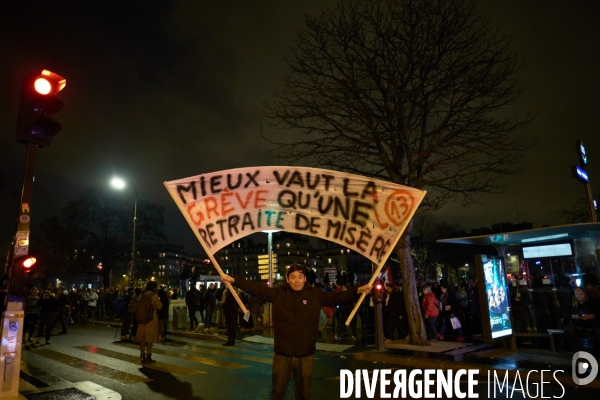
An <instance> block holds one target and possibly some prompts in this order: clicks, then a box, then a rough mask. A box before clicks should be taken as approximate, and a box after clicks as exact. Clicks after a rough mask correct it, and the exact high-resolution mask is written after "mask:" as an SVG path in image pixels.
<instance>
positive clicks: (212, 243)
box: [164, 166, 426, 264]
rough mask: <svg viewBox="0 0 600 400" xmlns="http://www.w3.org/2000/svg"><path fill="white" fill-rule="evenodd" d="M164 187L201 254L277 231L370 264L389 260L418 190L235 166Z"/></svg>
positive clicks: (322, 172) (329, 174)
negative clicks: (335, 247) (341, 249)
mask: <svg viewBox="0 0 600 400" xmlns="http://www.w3.org/2000/svg"><path fill="white" fill-rule="evenodd" d="M164 184H165V187H166V188H167V190H168V191H169V193H170V194H171V196H172V197H173V200H174V201H175V203H176V204H177V206H178V207H179V209H180V210H181V212H182V213H183V215H184V217H185V219H186V220H187V222H188V223H189V225H190V227H191V228H192V230H193V231H194V233H195V235H196V237H197V238H198V239H199V240H200V242H201V243H202V244H203V246H204V245H205V246H206V247H205V248H206V249H207V252H208V253H209V255H210V253H215V252H216V251H218V250H220V249H222V248H223V247H225V246H227V245H228V244H230V243H232V242H234V241H236V240H238V239H241V238H243V237H245V236H247V235H250V234H252V233H255V232H261V231H264V230H274V229H277V230H283V231H287V232H294V233H301V234H305V235H309V236H316V237H319V238H321V239H326V240H329V241H332V242H335V243H338V244H340V245H342V246H345V247H347V248H349V249H352V250H354V251H356V252H358V253H360V254H362V255H364V256H365V257H367V258H368V259H370V260H371V261H373V262H375V263H377V264H380V263H382V262H384V261H385V258H387V257H388V256H389V254H390V253H391V251H392V250H393V247H394V246H395V244H396V242H397V241H398V239H399V237H400V235H401V234H402V232H403V231H404V228H405V227H406V225H407V224H408V222H409V221H410V218H412V216H413V214H414V213H415V211H416V209H417V207H418V206H419V204H420V203H421V201H422V200H423V197H424V196H425V193H426V192H425V191H422V190H418V189H414V188H411V187H407V186H402V185H398V184H394V183H390V182H386V181H382V180H378V179H372V178H367V177H364V176H359V175H352V174H347V173H343V172H338V171H331V170H326V169H318V168H305V167H294V166H288V167H285V166H266V167H249V168H237V169H230V170H225V171H218V172H211V173H207V174H203V175H197V176H192V177H189V178H184V179H178V180H174V181H169V182H165V183H164ZM211 258H212V257H211Z"/></svg>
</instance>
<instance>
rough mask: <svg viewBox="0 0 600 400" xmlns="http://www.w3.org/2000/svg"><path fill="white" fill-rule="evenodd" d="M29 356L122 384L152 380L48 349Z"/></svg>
mask: <svg viewBox="0 0 600 400" xmlns="http://www.w3.org/2000/svg"><path fill="white" fill-rule="evenodd" d="M31 354H35V355H36V356H41V357H45V358H48V359H50V360H52V361H56V362H59V363H61V364H65V365H68V366H69V367H73V368H77V369H80V370H83V371H85V372H88V373H90V374H94V375H100V376H102V377H104V378H108V379H112V380H114V381H117V382H119V383H122V384H131V383H139V382H150V381H151V380H152V379H149V378H146V377H143V376H139V375H133V374H130V373H127V372H124V371H121V370H118V369H114V368H110V367H106V366H104V365H101V364H97V363H95V362H92V361H87V360H83V359H81V358H78V357H73V356H71V355H68V354H63V353H59V352H58V351H54V350H50V349H38V350H35V352H32V353H31Z"/></svg>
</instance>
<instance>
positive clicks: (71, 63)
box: [0, 0, 600, 252]
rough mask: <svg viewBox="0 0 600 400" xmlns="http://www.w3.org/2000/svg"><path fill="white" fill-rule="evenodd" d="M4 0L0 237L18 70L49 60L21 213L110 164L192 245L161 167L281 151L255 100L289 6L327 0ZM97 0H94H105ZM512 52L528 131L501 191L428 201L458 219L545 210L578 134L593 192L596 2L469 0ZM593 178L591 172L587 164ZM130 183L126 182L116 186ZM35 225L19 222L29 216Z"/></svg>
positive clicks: (49, 202)
mask: <svg viewBox="0 0 600 400" xmlns="http://www.w3.org/2000/svg"><path fill="white" fill-rule="evenodd" d="M62 4H66V2H64V3H63V2H57V1H45V2H38V1H9V2H2V5H1V6H0V38H1V39H0V60H1V62H0V72H1V73H0V92H1V96H0V132H1V133H2V134H1V135H0V173H1V174H2V175H0V177H4V179H3V182H4V181H6V180H7V179H6V177H8V180H9V181H11V180H12V181H13V182H14V183H15V184H16V187H13V189H15V190H16V193H12V192H11V190H10V189H11V188H10V185H9V186H5V185H3V186H2V193H0V217H1V221H2V224H0V225H1V226H0V242H1V246H0V249H1V248H5V246H6V244H7V242H10V239H11V236H12V235H14V226H15V225H14V220H15V218H16V212H17V209H16V208H15V207H16V205H17V202H16V200H18V198H19V194H20V185H21V182H22V174H23V166H24V163H25V152H26V150H25V147H24V145H22V144H18V143H16V142H15V140H14V131H15V123H16V116H17V109H18V99H19V91H20V82H21V78H22V76H23V75H24V74H26V73H28V72H37V71H41V70H42V69H49V70H51V71H53V72H56V73H58V74H60V75H62V76H63V77H65V78H66V79H67V86H66V88H65V89H64V90H63V92H62V93H61V94H60V96H59V97H60V98H61V99H62V100H63V101H64V103H65V106H64V109H63V110H62V111H61V112H60V113H59V114H58V115H57V116H56V118H55V119H56V120H57V121H59V122H60V123H61V124H62V126H63V129H62V132H61V133H60V134H59V135H58V136H57V137H56V138H55V139H54V140H53V144H52V146H51V147H49V148H46V149H43V150H39V151H38V155H37V162H36V182H35V187H34V199H33V204H32V221H33V224H34V226H35V225H36V224H39V222H41V221H42V220H44V219H46V218H48V217H50V216H52V215H57V214H58V213H59V210H60V208H61V207H63V206H64V205H66V203H67V202H68V201H71V200H74V199H75V198H77V197H78V196H79V195H80V194H81V193H82V192H83V191H84V190H85V189H87V188H90V187H105V188H106V190H111V189H110V188H109V186H108V182H109V179H110V178H111V177H112V176H113V174H118V175H120V176H122V177H124V178H126V179H128V180H130V181H131V182H132V183H133V184H134V185H135V186H136V187H137V190H138V193H139V198H140V199H143V200H150V201H153V202H157V203H159V204H163V205H165V206H166V209H167V226H166V232H167V234H168V235H169V239H170V242H172V243H176V244H182V245H184V246H185V249H186V250H188V251H191V252H197V251H199V249H200V246H199V245H198V244H197V241H196V238H195V236H194V235H193V232H192V231H191V230H190V229H189V227H188V226H187V224H186V223H185V221H184V219H183V217H182V216H181V214H180V213H179V211H178V210H177V208H176V206H175V204H174V203H173V201H172V200H171V198H170V197H169V195H168V193H167V191H166V189H165V188H164V186H163V183H162V182H163V181H165V180H173V179H179V178H183V177H187V176H191V175H197V174H200V173H204V172H210V171H217V170H221V169H228V168H236V167H246V166H257V165H278V164H285V162H284V160H277V159H271V158H269V157H267V155H266V150H267V149H268V146H269V145H268V143H267V142H266V141H264V140H263V139H262V138H261V128H262V130H263V132H264V134H265V135H266V136H270V137H273V136H275V135H281V134H283V133H282V132H281V131H276V130H274V129H273V128H271V127H269V121H268V119H267V118H265V117H264V115H263V108H262V106H261V103H262V102H264V101H271V100H272V99H273V96H272V95H273V92H274V91H275V90H276V89H281V83H280V79H281V77H282V76H283V74H284V73H285V72H286V71H287V67H286V64H285V57H287V56H289V55H290V49H291V48H292V47H293V45H294V38H295V37H296V32H297V30H298V29H301V28H303V26H304V15H305V14H315V13H319V12H321V11H323V10H324V9H326V8H328V7H331V6H333V5H335V2H334V1H330V0H328V1H323V0H318V1H317V0H310V1H308V0H294V1H290V0H286V1H250V2H244V1H229V0H224V1H219V2H206V1H203V2H200V1H197V2H182V1H163V2H159V1H135V2H129V1H120V2H94V1H91V2H90V1H84V2H68V4H69V5H68V6H65V5H62ZM108 4H110V5H108ZM479 4H480V9H481V12H482V14H483V15H484V16H485V17H487V18H490V19H491V20H492V23H493V24H494V25H496V26H498V27H499V28H500V30H501V32H502V33H503V34H504V35H507V36H510V37H511V38H512V47H513V49H515V50H517V51H518V53H519V58H520V60H521V61H522V62H523V63H524V65H523V67H522V69H521V70H520V71H519V72H518V77H519V78H520V79H521V80H522V81H523V82H524V83H525V84H527V85H528V86H530V87H531V90H529V91H528V92H527V93H525V94H524V95H523V96H522V98H521V100H520V101H519V103H518V104H517V105H516V107H515V108H514V109H508V110H506V112H513V111H514V112H517V113H521V115H522V113H523V112H524V111H525V110H527V111H530V112H539V116H538V118H537V119H536V120H535V121H534V122H533V123H532V124H531V125H530V126H528V127H526V128H524V129H523V130H521V131H520V134H523V135H530V136H533V137H537V138H538V140H539V144H538V145H537V146H536V147H535V148H533V149H532V150H531V151H530V152H529V153H528V154H527V156H526V157H525V158H524V160H523V161H522V166H523V167H524V169H525V173H524V174H522V175H519V176H517V177H510V178H508V179H507V182H510V187H509V188H508V189H507V190H506V191H505V193H504V194H502V195H494V196H480V200H481V202H482V203H484V204H483V205H473V206H471V207H469V208H462V207H461V206H460V205H459V204H458V203H457V204H449V205H448V206H446V207H445V208H444V209H443V210H441V211H438V212H436V213H435V214H432V216H434V217H436V218H437V217H439V218H441V219H444V220H446V221H461V223H462V225H463V227H464V228H473V227H478V226H489V225H491V224H492V223H497V222H502V221H505V222H509V221H510V222H519V221H520V222H523V221H529V222H532V223H533V224H534V227H541V226H542V225H544V224H550V225H552V224H558V223H560V219H559V210H562V209H565V208H568V207H569V206H571V205H573V204H574V203H575V202H576V201H577V199H578V198H580V197H583V195H584V188H583V185H582V184H580V183H579V182H577V181H575V179H574V178H572V177H571V173H570V166H571V165H574V164H576V163H577V153H576V150H575V141H576V140H578V139H579V140H583V141H584V143H585V145H586V147H587V148H588V157H589V160H590V161H589V162H590V169H589V171H590V172H589V175H590V178H591V184H592V189H598V191H597V192H599V193H600V138H599V135H598V127H600V112H599V111H600V110H599V108H600V107H599V106H600V77H599V76H600V70H599V66H600V24H598V22H597V19H598V16H600V3H599V2H598V1H596V0H578V1H568V2H567V1H559V0H536V1H532V0H502V1H498V0H495V1H491V0H485V1H481V2H480V3H479ZM596 178H597V179H596ZM122 195H123V196H131V199H132V201H133V193H132V192H129V193H127V192H124V193H122ZM34 229H35V227H34Z"/></svg>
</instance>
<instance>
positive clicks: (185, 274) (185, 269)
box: [179, 261, 192, 299]
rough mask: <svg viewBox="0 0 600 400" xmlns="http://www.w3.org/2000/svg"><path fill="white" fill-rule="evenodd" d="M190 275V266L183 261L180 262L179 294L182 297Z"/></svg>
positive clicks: (185, 291)
mask: <svg viewBox="0 0 600 400" xmlns="http://www.w3.org/2000/svg"><path fill="white" fill-rule="evenodd" d="M191 276H192V268H191V267H190V266H189V264H188V263H187V262H185V261H184V262H183V263H182V264H181V272H180V273H179V295H180V296H181V298H182V299H185V295H186V293H187V289H188V285H189V281H190V277H191Z"/></svg>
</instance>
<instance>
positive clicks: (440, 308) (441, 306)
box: [437, 300, 444, 311]
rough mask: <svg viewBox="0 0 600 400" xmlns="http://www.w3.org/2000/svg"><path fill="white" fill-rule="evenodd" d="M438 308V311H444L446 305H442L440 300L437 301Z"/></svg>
mask: <svg viewBox="0 0 600 400" xmlns="http://www.w3.org/2000/svg"><path fill="white" fill-rule="evenodd" d="M437 307H438V310H440V311H442V310H443V309H444V305H443V304H442V302H441V301H440V300H438V301H437Z"/></svg>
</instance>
